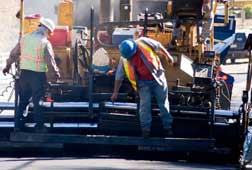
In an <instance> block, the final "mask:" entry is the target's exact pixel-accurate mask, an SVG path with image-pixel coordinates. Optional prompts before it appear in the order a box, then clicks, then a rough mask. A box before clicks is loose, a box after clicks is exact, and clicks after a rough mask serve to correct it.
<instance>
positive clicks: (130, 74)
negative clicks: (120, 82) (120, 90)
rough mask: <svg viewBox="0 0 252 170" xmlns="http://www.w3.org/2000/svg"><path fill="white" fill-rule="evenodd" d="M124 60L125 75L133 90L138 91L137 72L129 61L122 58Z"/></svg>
mask: <svg viewBox="0 0 252 170" xmlns="http://www.w3.org/2000/svg"><path fill="white" fill-rule="evenodd" d="M121 58H122V57H121ZM122 60H123V67H124V71H125V74H126V76H127V78H128V80H129V81H130V83H131V86H132V88H133V89H134V90H135V91H136V90H137V86H136V75H135V70H134V68H133V66H132V64H131V63H130V62H129V61H128V60H127V59H125V58H122Z"/></svg>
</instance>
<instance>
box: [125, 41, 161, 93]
mask: <svg viewBox="0 0 252 170" xmlns="http://www.w3.org/2000/svg"><path fill="white" fill-rule="evenodd" d="M136 43H137V47H138V48H139V49H140V53H142V54H143V55H141V59H142V60H146V61H147V62H146V63H145V62H144V63H145V65H146V66H147V68H148V69H149V71H150V72H151V73H152V75H153V77H154V78H155V80H156V81H157V82H158V83H159V84H161V85H162V84H163V81H166V79H165V76H164V74H160V72H159V71H161V70H162V69H163V67H162V65H161V62H160V59H159V57H158V55H157V53H156V52H155V51H154V50H153V49H152V48H151V47H150V46H149V45H148V44H146V43H145V42H143V41H141V40H140V39H138V40H137V41H136ZM123 66H124V70H125V74H126V76H127V78H128V79H129V81H130V83H131V85H132V87H133V89H134V90H135V91H136V90H137V86H136V75H135V69H134V67H133V65H132V63H131V62H130V61H128V60H127V59H124V58H123Z"/></svg>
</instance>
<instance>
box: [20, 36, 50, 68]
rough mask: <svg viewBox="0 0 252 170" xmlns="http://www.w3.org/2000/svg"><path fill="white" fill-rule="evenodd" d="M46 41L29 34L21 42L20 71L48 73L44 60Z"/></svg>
mask: <svg viewBox="0 0 252 170" xmlns="http://www.w3.org/2000/svg"><path fill="white" fill-rule="evenodd" d="M45 46H46V41H43V40H41V39H40V37H36V36H35V35H32V34H28V35H27V36H25V37H24V38H22V40H21V42H20V47H21V56H20V69H24V70H31V71H36V72H47V65H46V63H45V59H44V49H45Z"/></svg>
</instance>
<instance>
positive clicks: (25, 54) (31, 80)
mask: <svg viewBox="0 0 252 170" xmlns="http://www.w3.org/2000/svg"><path fill="white" fill-rule="evenodd" d="M54 29H55V24H54V22H53V21H52V20H51V19H48V18H41V20H40V25H39V27H38V28H37V29H36V30H35V31H33V32H31V33H28V34H26V35H25V36H23V37H22V38H21V40H20V42H19V43H18V44H17V45H16V46H15V47H14V48H13V50H12V51H11V53H10V56H9V58H8V59H7V61H6V66H5V68H4V69H3V74H4V75H5V74H6V73H9V70H10V68H11V65H12V64H13V63H14V62H17V61H18V60H19V61H20V62H19V63H20V64H19V67H20V72H21V73H20V79H19V86H18V87H19V99H20V100H19V106H18V111H17V114H16V115H15V130H16V131H18V130H22V128H23V127H24V123H25V122H24V118H23V112H24V110H25V109H26V106H27V105H28V104H29V100H30V98H32V101H33V104H34V112H35V117H34V118H35V123H36V131H37V132H45V131H46V127H45V126H44V118H43V114H42V109H41V106H40V105H39V102H40V100H41V99H42V97H44V95H45V84H46V72H47V71H50V72H52V73H53V75H55V79H58V78H59V77H60V73H59V69H58V67H57V65H56V62H55V59H54V52H53V49H52V45H51V43H50V42H49V41H48V39H47V38H48V37H49V36H50V35H51V34H52V32H53V31H54Z"/></svg>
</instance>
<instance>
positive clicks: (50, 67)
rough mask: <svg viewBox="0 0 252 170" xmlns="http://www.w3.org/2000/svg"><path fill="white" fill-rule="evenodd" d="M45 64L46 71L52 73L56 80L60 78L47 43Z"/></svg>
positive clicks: (49, 44)
mask: <svg viewBox="0 0 252 170" xmlns="http://www.w3.org/2000/svg"><path fill="white" fill-rule="evenodd" d="M45 62H46V64H47V67H48V70H49V71H50V72H51V71H52V72H54V74H55V76H56V77H57V78H59V77H60V73H59V68H58V66H57V64H56V62H55V59H54V52H53V48H52V45H51V43H47V46H46V48H45Z"/></svg>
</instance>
